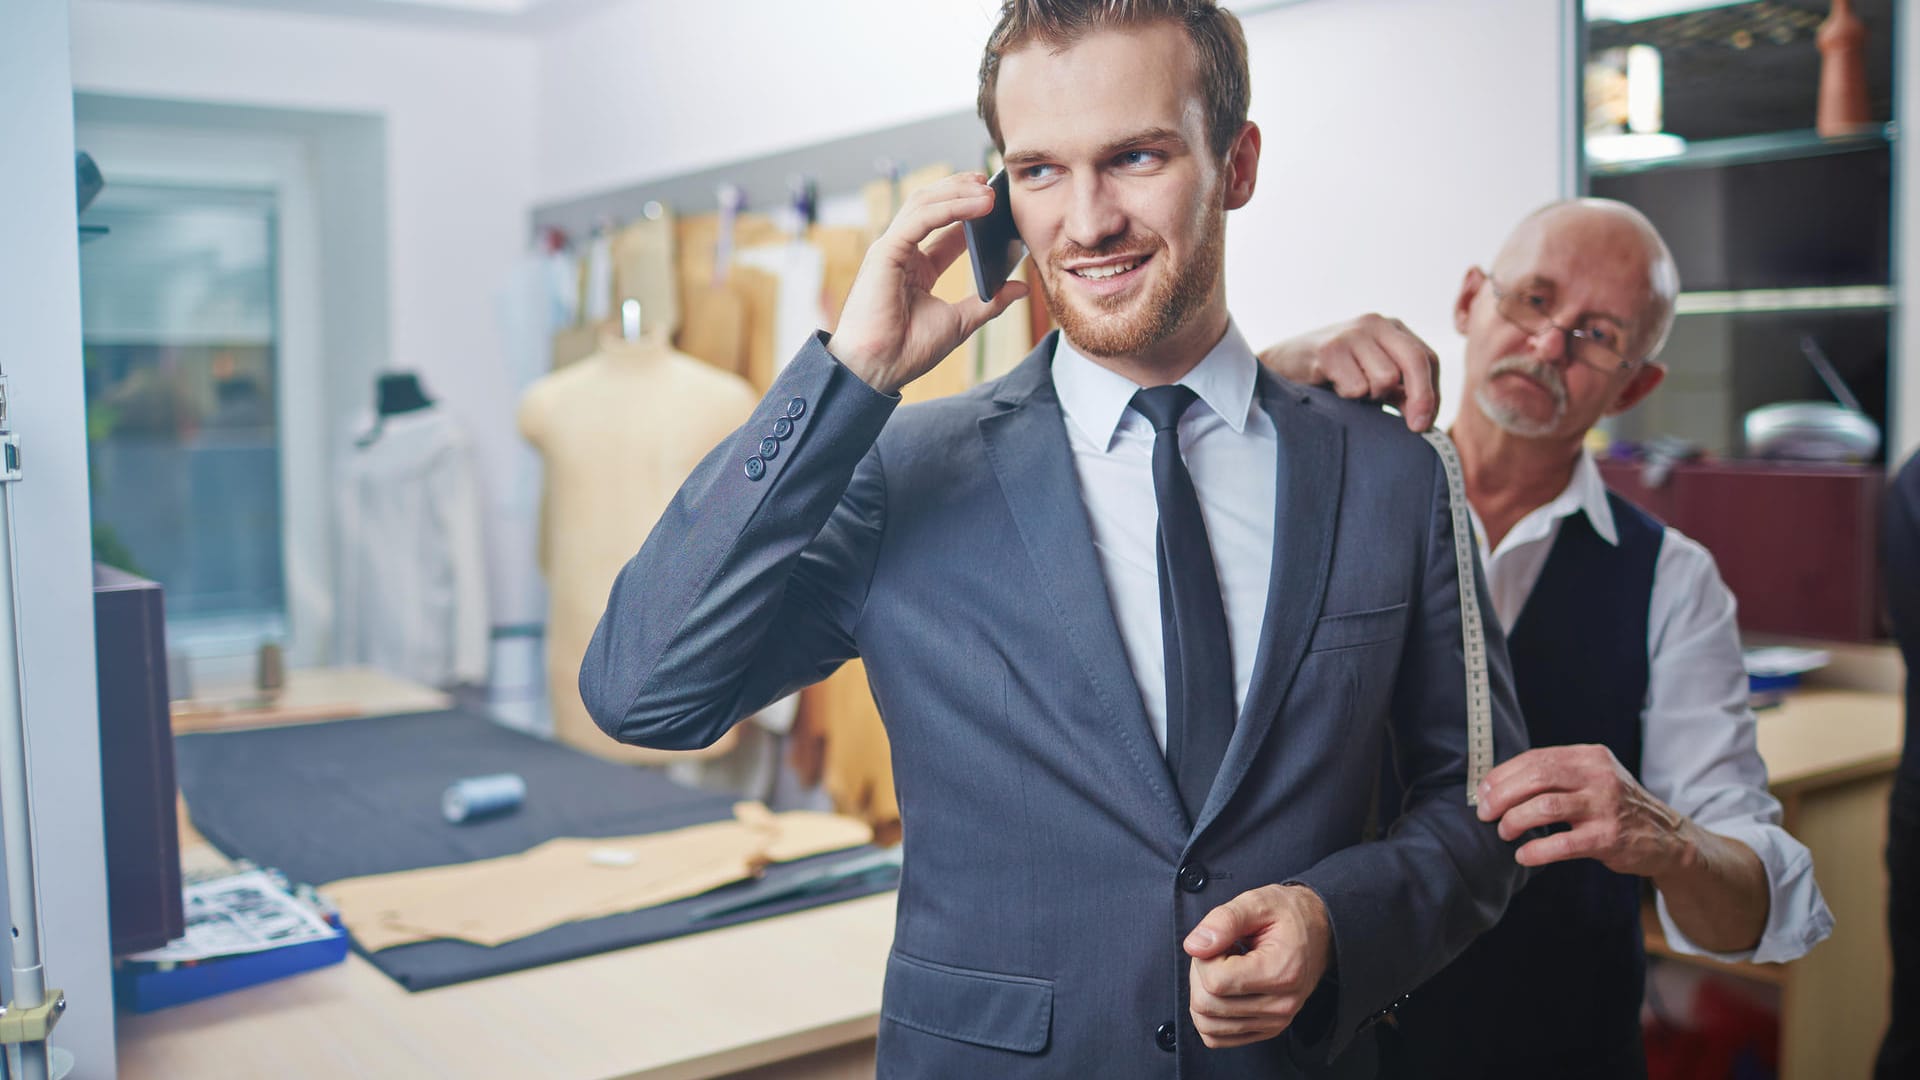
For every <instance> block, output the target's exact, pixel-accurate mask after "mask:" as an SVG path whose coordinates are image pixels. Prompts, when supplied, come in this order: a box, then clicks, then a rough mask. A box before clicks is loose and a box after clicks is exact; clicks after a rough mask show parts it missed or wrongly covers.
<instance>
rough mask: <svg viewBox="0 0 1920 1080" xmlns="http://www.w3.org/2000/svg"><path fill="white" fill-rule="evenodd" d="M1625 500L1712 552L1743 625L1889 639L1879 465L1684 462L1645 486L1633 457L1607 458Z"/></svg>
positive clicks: (1610, 481)
mask: <svg viewBox="0 0 1920 1080" xmlns="http://www.w3.org/2000/svg"><path fill="white" fill-rule="evenodd" d="M1600 475H1601V476H1602V477H1604V478H1605V479H1606V482H1607V486H1608V487H1609V488H1612V489H1613V491H1614V492H1615V493H1616V494H1618V495H1619V496H1620V497H1621V498H1624V499H1626V500H1627V501H1629V502H1631V503H1634V504H1635V505H1637V506H1639V507H1640V508H1641V509H1643V510H1646V511H1647V512H1648V513H1650V514H1652V515H1654V516H1655V517H1657V518H1659V519H1661V520H1662V521H1664V522H1666V523H1667V524H1668V525H1671V526H1673V527H1674V528H1676V529H1679V530H1680V531H1681V532H1683V533H1685V534H1687V535H1688V536H1690V537H1692V538H1693V539H1695V540H1698V541H1699V542H1700V543H1701V545H1702V546H1704V547H1705V548H1706V549H1707V550H1708V551H1710V552H1712V553H1713V557H1714V559H1715V561H1717V562H1718V563H1719V564H1720V576H1721V577H1722V578H1724V579H1725V580H1726V583H1727V587H1728V588H1730V589H1732V590H1733V595H1734V597H1735V598H1736V599H1737V600H1738V601H1739V602H1740V627H1741V629H1743V630H1748V631H1753V632H1758V633H1767V634H1784V635H1793V636H1800V637H1817V638H1827V639H1830V640H1835V641H1870V640H1873V639H1876V638H1879V637H1883V636H1885V635H1884V634H1883V632H1882V625H1883V620H1882V618H1881V614H1880V608H1881V601H1880V592H1881V590H1880V551H1879V547H1880V545H1879V536H1880V500H1881V495H1882V492H1883V491H1884V489H1885V486H1886V481H1885V477H1884V476H1883V474H1882V471H1881V469H1880V468H1879V467H1878V466H1866V465H1815V464H1801V463H1788V462H1763V461H1714V462H1690V463H1687V464H1684V465H1677V466H1675V467H1674V469H1673V471H1672V473H1671V474H1669V476H1668V478H1667V482H1666V483H1665V484H1664V485H1662V486H1661V487H1657V488H1650V487H1647V486H1646V485H1645V484H1644V483H1643V482H1642V480H1641V469H1640V464H1639V463H1638V462H1627V461H1603V462H1601V463H1600Z"/></svg>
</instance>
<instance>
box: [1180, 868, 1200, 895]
mask: <svg viewBox="0 0 1920 1080" xmlns="http://www.w3.org/2000/svg"><path fill="white" fill-rule="evenodd" d="M1179 878H1180V887H1181V888H1182V889H1185V890H1186V891H1188V892H1191V893H1197V892H1199V891H1200V890H1202V889H1205V888H1206V887H1207V868H1206V867H1204V866H1201V865H1200V864H1199V863H1188V864H1187V865H1185V866H1183V867H1181V868H1180V875H1179Z"/></svg>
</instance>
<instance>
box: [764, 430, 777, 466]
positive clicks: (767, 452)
mask: <svg viewBox="0 0 1920 1080" xmlns="http://www.w3.org/2000/svg"><path fill="white" fill-rule="evenodd" d="M778 453H780V440H779V439H776V438H774V437H773V436H771V435H769V436H767V437H766V438H764V439H761V440H760V456H761V457H763V458H766V459H767V460H768V461H772V460H773V459H774V456H775V455H776V454H778Z"/></svg>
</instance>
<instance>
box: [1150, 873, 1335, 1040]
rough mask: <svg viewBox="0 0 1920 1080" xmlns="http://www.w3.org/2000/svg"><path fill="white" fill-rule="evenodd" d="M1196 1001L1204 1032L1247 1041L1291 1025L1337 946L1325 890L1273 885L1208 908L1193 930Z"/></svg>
mask: <svg viewBox="0 0 1920 1080" xmlns="http://www.w3.org/2000/svg"><path fill="white" fill-rule="evenodd" d="M1186 950H1187V955H1188V956H1191V957H1192V958H1193V959H1192V961H1191V962H1190V963H1191V966H1192V971H1191V973H1190V979H1189V983H1190V986H1191V990H1192V994H1191V1000H1190V1002H1189V1004H1188V1008H1189V1010H1190V1011H1191V1012H1192V1014H1193V1026H1194V1028H1195V1029H1197V1030H1198V1031H1199V1032H1200V1039H1201V1041H1202V1042H1204V1043H1206V1044H1207V1045H1208V1046H1210V1047H1213V1048H1215V1049H1220V1048H1223V1047H1233V1046H1246V1045H1248V1044H1249V1043H1256V1042H1260V1041H1262V1040H1264V1039H1271V1038H1273V1037H1274V1036H1275V1035H1278V1034H1280V1033H1281V1032H1283V1031H1285V1030H1287V1027H1288V1026H1289V1025H1291V1024H1292V1023H1293V1021H1294V1018H1295V1017H1296V1016H1298V1015H1299V1013H1300V1009H1301V1007H1302V1006H1304V1005H1305V1004H1306V1003H1307V997H1308V995H1310V994H1312V993H1313V989H1314V987H1316V986H1318V985H1320V976H1321V975H1323V974H1325V973H1326V970H1327V964H1328V961H1329V959H1330V957H1331V956H1332V952H1333V924H1332V923H1331V922H1330V921H1328V918H1327V906H1326V904H1325V903H1324V902H1323V901H1322V900H1321V899H1320V896H1319V894H1318V893H1315V892H1314V891H1313V890H1312V889H1309V888H1307V887H1305V886H1302V885H1268V886H1265V887H1262V888H1259V889H1254V890H1253V891H1251V892H1244V893H1241V894H1240V895H1239V896H1236V897H1234V898H1233V899H1232V900H1229V901H1227V902H1226V903H1225V904H1222V905H1220V906H1219V907H1217V908H1214V909H1213V910H1212V911H1210V912H1208V913H1207V917H1206V918H1204V919H1202V920H1200V925H1198V926H1196V927H1194V928H1193V932H1192V933H1191V934H1188V935H1187V940H1186Z"/></svg>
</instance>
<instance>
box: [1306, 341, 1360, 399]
mask: <svg viewBox="0 0 1920 1080" xmlns="http://www.w3.org/2000/svg"><path fill="white" fill-rule="evenodd" d="M1316 363H1318V364H1319V365H1320V377H1321V378H1322V379H1323V380H1325V381H1326V383H1327V384H1328V385H1329V386H1331V387H1333V392H1334V393H1336V394H1339V395H1340V396H1341V397H1343V398H1346V399H1348V400H1350V401H1351V400H1356V399H1359V398H1368V397H1372V396H1373V384H1372V381H1371V380H1370V379H1368V378H1367V369H1366V367H1365V365H1363V364H1361V363H1360V358H1359V357H1357V356H1355V355H1354V352H1353V350H1352V349H1351V348H1347V347H1344V346H1341V345H1329V346H1328V347H1327V348H1326V349H1325V350H1324V352H1323V354H1322V355H1321V356H1320V357H1319V359H1318V360H1317V361H1316Z"/></svg>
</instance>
